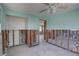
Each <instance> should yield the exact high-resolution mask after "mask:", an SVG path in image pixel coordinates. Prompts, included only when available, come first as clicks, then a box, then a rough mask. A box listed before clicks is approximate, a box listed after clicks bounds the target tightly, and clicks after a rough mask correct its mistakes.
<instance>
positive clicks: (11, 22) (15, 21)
mask: <svg viewBox="0 0 79 59" xmlns="http://www.w3.org/2000/svg"><path fill="white" fill-rule="evenodd" d="M25 26H26V21H25V19H24V18H21V17H15V16H7V17H6V24H5V28H6V29H9V30H20V29H25Z"/></svg>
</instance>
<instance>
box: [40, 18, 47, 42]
mask: <svg viewBox="0 0 79 59" xmlns="http://www.w3.org/2000/svg"><path fill="white" fill-rule="evenodd" d="M46 23H47V21H46V20H42V19H40V28H39V41H40V43H41V42H44V41H45V31H46V25H47V24H46Z"/></svg>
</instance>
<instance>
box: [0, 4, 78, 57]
mask: <svg viewBox="0 0 79 59" xmlns="http://www.w3.org/2000/svg"><path fill="white" fill-rule="evenodd" d="M21 48H23V49H21ZM20 49H21V50H20ZM57 51H58V52H57ZM0 55H1V56H2V55H7V56H9V55H11V56H17V55H18V56H19V55H24V56H27V55H37V56H43V55H45V56H48V55H52V56H53V55H58V56H60V55H61V56H62V55H73V56H74V55H76V56H78V55H79V4H78V3H0Z"/></svg>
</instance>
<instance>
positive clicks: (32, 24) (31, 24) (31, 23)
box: [6, 10, 40, 29]
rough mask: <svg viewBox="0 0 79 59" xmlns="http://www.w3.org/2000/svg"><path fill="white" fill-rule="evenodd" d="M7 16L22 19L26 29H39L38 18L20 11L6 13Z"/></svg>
mask: <svg viewBox="0 0 79 59" xmlns="http://www.w3.org/2000/svg"><path fill="white" fill-rule="evenodd" d="M6 14H7V15H10V16H17V17H23V18H25V20H26V29H39V25H40V17H38V16H35V15H31V14H28V13H25V12H22V11H11V10H7V11H6Z"/></svg>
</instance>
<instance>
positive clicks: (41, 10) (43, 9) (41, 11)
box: [40, 9, 48, 13]
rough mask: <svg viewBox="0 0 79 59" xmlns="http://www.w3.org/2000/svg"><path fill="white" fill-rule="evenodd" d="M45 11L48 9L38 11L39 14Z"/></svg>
mask: <svg viewBox="0 0 79 59" xmlns="http://www.w3.org/2000/svg"><path fill="white" fill-rule="evenodd" d="M46 10H48V9H43V10H41V11H40V13H42V12H44V11H46Z"/></svg>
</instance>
